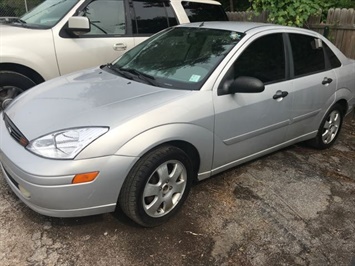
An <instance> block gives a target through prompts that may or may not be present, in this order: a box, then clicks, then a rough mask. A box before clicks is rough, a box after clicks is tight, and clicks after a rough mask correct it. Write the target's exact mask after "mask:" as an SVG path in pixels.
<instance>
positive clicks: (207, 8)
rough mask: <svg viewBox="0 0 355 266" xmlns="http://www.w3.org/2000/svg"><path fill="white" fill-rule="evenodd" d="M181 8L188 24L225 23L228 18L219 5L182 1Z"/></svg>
mask: <svg viewBox="0 0 355 266" xmlns="http://www.w3.org/2000/svg"><path fill="white" fill-rule="evenodd" d="M182 6H183V7H184V9H185V12H186V14H187V16H188V18H189V20H190V22H200V21H227V20H228V17H227V15H226V12H224V10H223V8H222V6H221V5H212V4H204V3H196V2H189V1H183V2H182Z"/></svg>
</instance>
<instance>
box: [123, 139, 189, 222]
mask: <svg viewBox="0 0 355 266" xmlns="http://www.w3.org/2000/svg"><path fill="white" fill-rule="evenodd" d="M174 171H176V172H175V175H174ZM192 179H193V169H192V164H191V161H190V159H189V157H188V156H187V155H186V153H185V152H183V151H182V150H181V149H179V148H177V147H173V146H161V147H159V148H157V149H155V150H153V151H151V152H149V153H147V154H146V155H144V156H143V157H142V158H141V159H140V160H139V161H138V162H137V163H136V164H135V166H134V167H133V168H132V170H131V171H130V173H129V174H128V176H127V178H126V180H125V182H124V184H123V186H122V189H121V193H120V196H119V199H118V204H119V205H120V207H121V210H122V211H123V212H124V213H125V214H126V215H127V216H128V217H129V218H131V219H132V220H133V221H135V222H136V223H138V224H140V225H142V226H144V227H154V226H158V225H160V224H163V223H165V222H166V221H167V220H168V219H170V218H171V217H172V216H174V215H175V214H176V212H177V211H178V210H179V209H180V208H181V206H182V204H183V203H184V201H185V200H186V198H187V196H188V194H189V191H190V188H191V184H192ZM149 189H150V190H149Z"/></svg>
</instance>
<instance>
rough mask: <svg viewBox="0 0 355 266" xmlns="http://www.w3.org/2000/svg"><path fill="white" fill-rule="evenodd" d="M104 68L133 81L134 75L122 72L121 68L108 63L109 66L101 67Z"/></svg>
mask: <svg viewBox="0 0 355 266" xmlns="http://www.w3.org/2000/svg"><path fill="white" fill-rule="evenodd" d="M104 66H106V67H107V68H108V69H110V70H112V71H113V72H115V73H117V74H119V75H120V76H122V77H125V78H127V79H131V80H132V79H133V77H132V75H130V74H128V75H127V73H125V72H124V71H122V70H120V69H119V68H117V67H115V66H114V65H112V64H111V63H108V64H106V65H103V66H101V67H104Z"/></svg>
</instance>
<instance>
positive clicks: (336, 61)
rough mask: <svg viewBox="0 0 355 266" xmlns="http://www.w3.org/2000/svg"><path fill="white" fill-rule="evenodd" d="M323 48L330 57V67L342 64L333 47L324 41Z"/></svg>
mask: <svg viewBox="0 0 355 266" xmlns="http://www.w3.org/2000/svg"><path fill="white" fill-rule="evenodd" d="M323 48H324V51H325V54H326V56H327V57H328V60H329V63H330V67H331V68H337V67H340V66H341V63H340V61H339V59H338V57H337V56H336V55H335V54H334V52H333V51H332V49H330V48H329V46H328V45H327V44H326V43H324V42H323Z"/></svg>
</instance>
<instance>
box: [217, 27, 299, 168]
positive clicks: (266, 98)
mask: <svg viewBox="0 0 355 266" xmlns="http://www.w3.org/2000/svg"><path fill="white" fill-rule="evenodd" d="M285 55H286V53H285V48H284V35H283V34H281V33H275V34H267V35H265V34H264V35H263V36H261V37H260V36H259V37H258V38H254V40H251V41H250V42H249V45H247V47H246V48H245V49H244V50H243V51H242V52H241V54H240V56H238V57H237V58H236V59H235V61H234V62H232V63H229V65H228V66H227V69H228V70H227V71H226V73H224V74H223V75H224V77H223V78H222V79H221V82H220V83H219V84H218V86H219V88H221V87H223V86H224V83H226V82H228V80H230V79H231V78H233V79H235V78H237V77H240V76H250V77H255V78H258V79H259V80H261V81H262V82H264V84H265V90H264V91H263V92H261V93H235V94H229V95H228V94H227V95H218V90H217V91H215V92H214V95H213V97H214V98H213V101H214V108H215V141H214V146H215V149H214V164H213V169H214V171H215V172H216V171H218V172H219V171H221V170H223V169H225V168H228V167H230V166H232V165H234V164H238V163H240V162H242V161H243V160H244V159H246V158H250V157H251V156H253V155H257V154H259V153H260V152H262V151H266V150H270V149H272V148H273V147H275V146H277V145H280V144H281V143H283V142H284V141H285V136H286V131H287V127H288V125H289V118H290V108H291V104H292V99H291V98H290V97H289V95H288V91H289V90H290V89H291V86H292V82H291V81H289V80H288V79H287V75H288V73H287V69H288V68H287V67H286V60H285V58H286V56H285Z"/></svg>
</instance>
